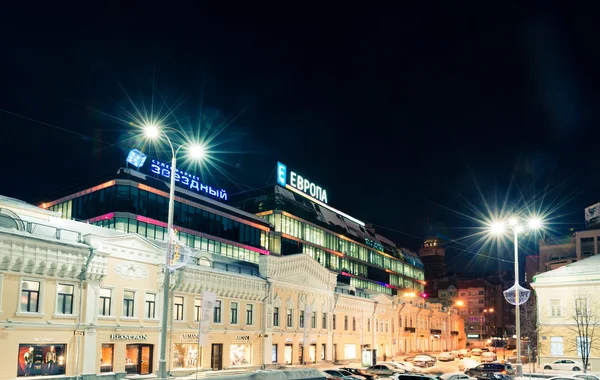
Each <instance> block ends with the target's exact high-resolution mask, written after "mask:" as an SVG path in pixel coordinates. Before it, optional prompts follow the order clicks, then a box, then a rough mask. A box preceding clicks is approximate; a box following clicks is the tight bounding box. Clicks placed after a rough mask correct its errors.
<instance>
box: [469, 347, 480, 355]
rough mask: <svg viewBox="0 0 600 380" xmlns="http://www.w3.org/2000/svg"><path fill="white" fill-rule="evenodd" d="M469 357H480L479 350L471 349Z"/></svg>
mask: <svg viewBox="0 0 600 380" xmlns="http://www.w3.org/2000/svg"><path fill="white" fill-rule="evenodd" d="M471 356H481V349H479V348H474V349H472V350H471Z"/></svg>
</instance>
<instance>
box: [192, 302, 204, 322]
mask: <svg viewBox="0 0 600 380" xmlns="http://www.w3.org/2000/svg"><path fill="white" fill-rule="evenodd" d="M201 313H202V300H201V299H198V298H194V322H198V321H200V315H202V314H201Z"/></svg>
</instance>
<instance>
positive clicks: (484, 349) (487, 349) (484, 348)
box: [480, 347, 490, 352]
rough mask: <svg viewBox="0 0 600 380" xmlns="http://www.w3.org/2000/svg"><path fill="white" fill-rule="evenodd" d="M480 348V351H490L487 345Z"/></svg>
mask: <svg viewBox="0 0 600 380" xmlns="http://www.w3.org/2000/svg"><path fill="white" fill-rule="evenodd" d="M480 350H481V352H490V349H489V348H487V347H481V348H480Z"/></svg>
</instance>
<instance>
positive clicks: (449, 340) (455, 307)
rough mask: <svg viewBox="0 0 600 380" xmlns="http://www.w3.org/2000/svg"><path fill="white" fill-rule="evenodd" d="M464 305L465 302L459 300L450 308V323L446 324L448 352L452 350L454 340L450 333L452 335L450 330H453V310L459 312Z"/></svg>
mask: <svg viewBox="0 0 600 380" xmlns="http://www.w3.org/2000/svg"><path fill="white" fill-rule="evenodd" d="M464 304H465V303H464V302H463V301H461V300H458V301H456V302H455V303H454V304H453V305H452V306H450V307H449V308H448V321H447V324H446V351H451V350H452V339H451V338H450V333H451V331H450V330H452V328H451V327H450V314H451V313H452V310H453V309H457V310H458V308H459V307H462V306H464Z"/></svg>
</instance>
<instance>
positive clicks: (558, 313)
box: [550, 299, 562, 318]
mask: <svg viewBox="0 0 600 380" xmlns="http://www.w3.org/2000/svg"><path fill="white" fill-rule="evenodd" d="M550 316H551V317H554V318H556V317H562V300H561V299H551V300H550Z"/></svg>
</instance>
